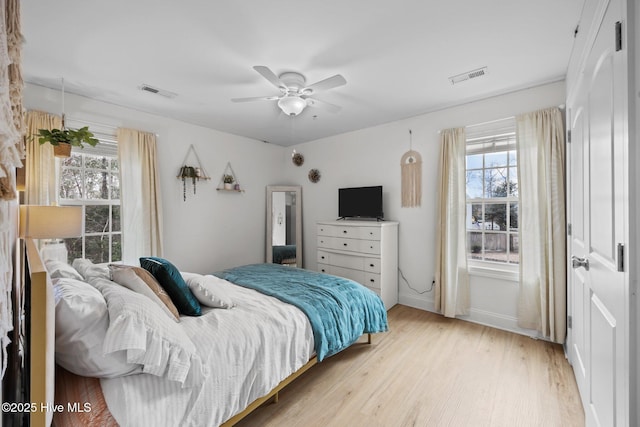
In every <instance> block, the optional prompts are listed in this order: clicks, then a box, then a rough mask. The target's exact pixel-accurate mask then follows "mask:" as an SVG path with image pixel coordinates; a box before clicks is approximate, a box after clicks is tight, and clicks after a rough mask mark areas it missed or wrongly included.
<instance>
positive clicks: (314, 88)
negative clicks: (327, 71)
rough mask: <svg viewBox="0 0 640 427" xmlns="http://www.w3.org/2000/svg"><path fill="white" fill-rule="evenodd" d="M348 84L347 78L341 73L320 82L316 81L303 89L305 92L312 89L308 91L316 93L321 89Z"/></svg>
mask: <svg viewBox="0 0 640 427" xmlns="http://www.w3.org/2000/svg"><path fill="white" fill-rule="evenodd" d="M346 84H347V81H346V80H345V78H344V77H342V76H341V75H340V74H336V75H335V76H332V77H328V78H326V79H324V80H320V81H319V82H316V83H314V84H312V85H310V86H307V87H305V88H304V89H302V91H303V92H305V93H307V92H308V91H311V92H308V93H314V92H318V91H321V90H327V89H333V88H334V87H338V86H342V85H346Z"/></svg>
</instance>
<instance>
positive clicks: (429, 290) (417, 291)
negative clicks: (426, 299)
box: [398, 267, 436, 295]
mask: <svg viewBox="0 0 640 427" xmlns="http://www.w3.org/2000/svg"><path fill="white" fill-rule="evenodd" d="M398 271H399V272H400V277H402V280H404V282H405V283H406V284H407V286H408V287H409V289H411V290H412V291H413V292H415V293H417V294H418V295H422V294H426V293H427V292H431V291H432V290H433V287H434V286H435V284H436V281H435V279H434V280H433V281H432V282H431V286H430V287H429V289H426V290H424V291H419V290H417V289H416V288H414V287H413V286H411V284H410V283H409V281H408V280H407V278H406V277H404V273H403V272H402V270H401V269H400V267H398Z"/></svg>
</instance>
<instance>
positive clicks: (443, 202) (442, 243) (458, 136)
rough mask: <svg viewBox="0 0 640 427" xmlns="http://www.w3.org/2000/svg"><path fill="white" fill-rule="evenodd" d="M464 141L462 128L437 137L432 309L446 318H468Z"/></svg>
mask: <svg viewBox="0 0 640 427" xmlns="http://www.w3.org/2000/svg"><path fill="white" fill-rule="evenodd" d="M465 218H466V138H465V130H464V128H456V129H446V130H443V131H442V132H441V133H440V182H439V194H438V223H437V236H436V245H437V247H436V268H435V270H436V272H435V281H436V283H435V307H436V310H439V311H440V312H441V313H442V314H443V315H444V316H446V317H455V316H456V315H468V314H469V308H470V295H469V272H468V267H467V251H466V222H465Z"/></svg>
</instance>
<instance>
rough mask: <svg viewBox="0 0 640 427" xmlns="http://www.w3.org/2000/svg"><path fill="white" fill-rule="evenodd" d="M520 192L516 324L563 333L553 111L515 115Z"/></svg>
mask: <svg viewBox="0 0 640 427" xmlns="http://www.w3.org/2000/svg"><path fill="white" fill-rule="evenodd" d="M516 141H517V146H518V182H519V187H520V190H519V194H520V218H519V232H520V233H519V234H520V294H519V301H518V325H519V326H521V327H523V328H528V329H535V330H537V331H539V332H540V333H541V334H542V335H543V336H544V337H547V338H549V339H550V340H551V341H553V342H557V343H562V342H564V339H565V335H566V304H567V302H566V301H567V295H566V289H567V285H566V252H565V247H566V240H565V238H566V234H565V181H564V177H565V175H564V174H565V171H564V151H565V146H564V126H563V123H562V114H561V113H560V110H559V109H558V108H550V109H546V110H541V111H535V112H533V113H528V114H523V115H520V116H517V117H516Z"/></svg>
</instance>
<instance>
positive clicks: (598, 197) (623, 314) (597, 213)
mask: <svg viewBox="0 0 640 427" xmlns="http://www.w3.org/2000/svg"><path fill="white" fill-rule="evenodd" d="M620 5H621V0H612V1H611V2H609V4H608V6H607V9H606V12H605V14H604V18H603V20H602V23H601V25H600V28H599V31H598V33H597V36H596V38H595V42H594V44H593V47H592V49H591V51H590V54H589V56H588V59H587V61H586V64H585V70H584V75H583V81H582V89H581V90H580V95H578V96H576V101H575V102H574V103H573V105H570V111H571V117H570V126H571V132H572V140H571V144H570V146H569V149H570V155H569V159H570V162H569V169H570V172H569V173H570V180H569V181H570V194H569V198H568V201H569V204H570V207H569V211H570V222H571V225H572V233H571V238H570V245H569V251H570V254H569V255H570V256H571V258H572V267H573V268H572V269H571V271H570V277H569V283H570V287H571V289H570V293H571V295H572V304H571V315H572V320H573V322H572V328H571V331H570V334H571V338H570V343H571V344H570V345H571V348H570V357H571V362H572V365H573V369H574V372H575V375H576V380H577V382H578V387H579V389H580V394H581V397H582V402H583V405H584V409H585V416H586V421H587V425H588V426H624V425H627V423H628V420H629V418H628V417H629V408H628V398H629V393H628V387H629V378H628V377H629V371H628V348H627V345H628V319H627V315H628V312H627V309H626V304H627V301H628V297H627V290H626V285H625V276H624V273H623V269H624V265H623V261H624V260H623V255H622V254H623V252H622V250H623V245H625V243H626V237H625V236H626V234H625V233H626V232H627V231H626V228H627V224H626V223H625V222H626V221H627V219H626V216H625V209H626V208H627V206H626V203H627V202H626V200H628V199H627V198H626V197H625V196H626V195H627V194H626V192H627V189H626V185H625V171H624V170H623V168H624V153H625V144H626V133H625V131H624V126H625V123H624V122H625V121H624V117H626V115H627V111H626V109H627V106H626V103H625V102H624V97H625V96H626V83H625V82H626V72H625V67H624V56H623V55H622V53H621V52H620V51H616V22H617V21H620V20H621V18H620V15H621V6H620ZM621 118H622V119H621ZM621 245H622V246H621Z"/></svg>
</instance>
